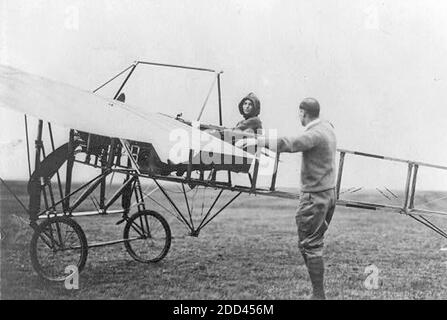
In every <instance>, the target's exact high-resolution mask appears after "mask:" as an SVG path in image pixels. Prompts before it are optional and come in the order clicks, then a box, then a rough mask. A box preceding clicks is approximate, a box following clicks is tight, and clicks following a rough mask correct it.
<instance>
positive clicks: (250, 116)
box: [233, 92, 262, 133]
mask: <svg viewBox="0 0 447 320" xmlns="http://www.w3.org/2000/svg"><path fill="white" fill-rule="evenodd" d="M239 112H240V113H241V115H242V116H243V117H244V120H241V121H239V122H238V123H237V124H236V126H235V127H234V128H233V129H234V130H241V131H244V132H250V133H261V130H262V121H261V119H260V118H259V113H260V112H261V102H260V101H259V99H258V97H257V96H256V95H255V94H254V93H253V92H250V93H249V94H248V95H247V96H246V97H244V98H243V99H242V100H241V102H239Z"/></svg>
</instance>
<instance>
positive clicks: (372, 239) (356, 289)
mask: <svg viewBox="0 0 447 320" xmlns="http://www.w3.org/2000/svg"><path fill="white" fill-rule="evenodd" d="M11 186H12V187H13V188H14V190H15V192H17V193H18V194H19V195H20V198H21V199H23V200H25V201H26V199H27V196H26V193H25V192H26V185H25V184H24V183H18V182H11ZM179 196H180V195H178V194H175V195H174V197H177V198H178V197H179ZM359 197H360V198H362V199H364V200H379V199H380V195H376V194H373V193H371V194H366V195H362V196H359ZM435 197H439V194H435V193H430V192H425V193H421V195H419V198H418V199H417V200H421V198H424V199H430V198H435ZM376 198H377V199H376ZM178 200H180V198H178ZM148 203H150V202H148ZM433 206H434V205H433ZM436 206H437V207H436V209H439V207H443V208H444V209H445V208H446V207H447V202H446V201H445V200H444V201H443V202H441V203H437V204H436ZM295 208H296V201H293V200H284V199H277V198H270V197H260V196H256V197H255V196H248V195H242V196H241V197H240V198H239V199H238V200H237V201H236V202H235V203H233V204H232V205H230V207H228V208H227V209H226V210H225V211H224V212H223V213H222V214H221V215H219V216H218V217H217V218H216V219H215V220H214V221H213V222H212V223H210V224H209V225H208V226H207V227H206V228H205V229H204V230H203V231H202V233H201V234H200V236H199V237H198V238H194V237H190V236H187V235H186V229H185V228H184V227H183V226H182V225H180V223H179V222H178V221H177V220H176V219H174V218H173V217H172V216H170V215H168V214H167V213H165V212H164V211H163V210H158V209H157V208H156V207H154V209H156V210H157V211H159V212H160V213H162V214H163V216H164V217H165V218H166V219H167V220H168V221H169V223H170V226H171V229H172V232H173V241H172V245H171V250H170V251H169V253H168V255H167V256H166V257H165V259H164V260H162V261H161V262H159V263H156V264H149V265H147V264H142V263H139V262H136V261H134V260H133V259H132V258H131V257H130V256H129V255H128V254H127V252H126V250H125V248H124V246H123V245H122V244H118V245H114V246H109V247H104V248H94V249H91V250H90V251H89V255H88V260H87V265H86V267H85V269H84V271H83V272H82V273H81V275H80V288H79V289H78V290H67V289H65V288H64V285H63V283H45V282H42V281H41V280H39V278H38V277H37V275H36V273H35V272H34V271H33V269H32V267H31V263H30V258H29V249H28V248H29V241H30V239H31V236H32V230H31V229H30V228H29V227H27V226H26V225H25V224H24V223H23V222H22V221H21V220H20V219H17V216H22V217H25V216H24V215H23V213H22V212H21V209H20V207H19V206H18V205H17V203H16V202H15V200H14V199H13V198H12V197H11V196H10V195H9V194H8V192H7V191H6V189H5V188H3V187H2V189H1V215H0V217H1V227H2V230H3V231H4V232H5V237H4V238H3V240H2V241H1V274H0V286H1V298H2V299H303V298H305V297H306V295H308V294H309V293H310V282H309V280H308V275H307V271H306V268H305V266H304V264H303V260H302V258H301V256H300V254H299V252H298V249H297V235H296V226H295V219H294V215H295ZM196 211H200V210H199V209H196ZM119 218H120V217H119V216H116V215H115V216H113V215H110V216H96V217H88V218H87V217H85V218H77V221H78V222H79V223H80V224H81V226H82V228H83V229H84V231H85V233H86V235H87V239H88V241H89V242H91V241H95V240H113V239H117V238H119V237H121V234H122V229H123V225H119V226H116V225H115V222H116V221H117V220H119ZM436 222H439V223H440V224H441V225H442V226H443V227H444V229H445V227H446V226H447V220H436ZM442 247H447V241H446V240H445V239H443V238H442V237H441V236H439V235H437V234H436V233H434V232H433V231H431V230H429V229H427V228H426V227H424V226H423V225H420V224H418V223H416V222H415V221H413V220H412V219H410V218H408V217H405V216H401V215H399V214H394V213H390V212H380V211H365V210H363V211H362V210H357V209H346V208H343V207H338V208H337V209H336V212H335V215H334V219H333V221H332V223H331V226H330V228H329V231H328V233H327V236H326V249H325V257H326V279H325V284H326V290H327V295H328V297H329V298H331V299H447V252H446V251H441V250H440V249H441V248H442ZM372 264H373V265H375V266H376V267H377V268H378V270H379V275H378V276H379V288H378V289H375V290H368V289H366V288H365V285H364V282H365V279H366V278H367V276H368V274H367V273H365V268H366V267H368V266H370V265H372Z"/></svg>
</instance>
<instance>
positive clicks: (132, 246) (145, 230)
mask: <svg viewBox="0 0 447 320" xmlns="http://www.w3.org/2000/svg"><path fill="white" fill-rule="evenodd" d="M124 240H126V241H125V242H124V246H125V247H126V250H127V252H128V253H129V254H130V256H131V257H132V258H134V259H135V260H137V261H139V262H143V263H150V262H158V261H160V260H161V259H163V258H164V257H165V256H166V255H167V254H168V251H169V248H170V247H171V229H170V228H169V224H168V222H167V221H166V220H165V218H163V216H162V215H161V214H159V213H157V212H155V211H150V210H146V211H140V212H137V213H135V214H134V215H132V216H131V217H130V218H129V220H127V223H126V226H125V227H124Z"/></svg>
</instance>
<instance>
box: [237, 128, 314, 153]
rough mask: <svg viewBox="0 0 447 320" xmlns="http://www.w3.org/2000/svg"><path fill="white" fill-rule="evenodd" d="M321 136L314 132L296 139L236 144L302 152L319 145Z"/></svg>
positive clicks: (276, 150)
mask: <svg viewBox="0 0 447 320" xmlns="http://www.w3.org/2000/svg"><path fill="white" fill-rule="evenodd" d="M318 139H319V136H318V135H317V134H315V133H313V132H305V133H303V134H301V135H299V136H296V137H280V138H277V139H269V138H264V137H258V138H257V139H248V140H240V141H238V142H239V143H237V144H236V146H237V147H239V148H245V147H248V146H253V145H257V146H258V147H265V148H268V149H270V150H272V151H274V152H278V153H281V152H289V153H291V152H300V151H306V150H308V149H311V148H313V147H314V146H315V145H316V144H317V143H318Z"/></svg>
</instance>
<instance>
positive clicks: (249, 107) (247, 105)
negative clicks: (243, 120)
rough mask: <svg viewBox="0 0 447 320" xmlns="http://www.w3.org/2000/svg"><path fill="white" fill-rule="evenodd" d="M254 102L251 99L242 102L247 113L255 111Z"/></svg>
mask: <svg viewBox="0 0 447 320" xmlns="http://www.w3.org/2000/svg"><path fill="white" fill-rule="evenodd" d="M253 108H254V106H253V102H251V100H249V99H245V101H244V103H243V104H242V110H243V111H244V113H245V114H251V113H252V111H253Z"/></svg>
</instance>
